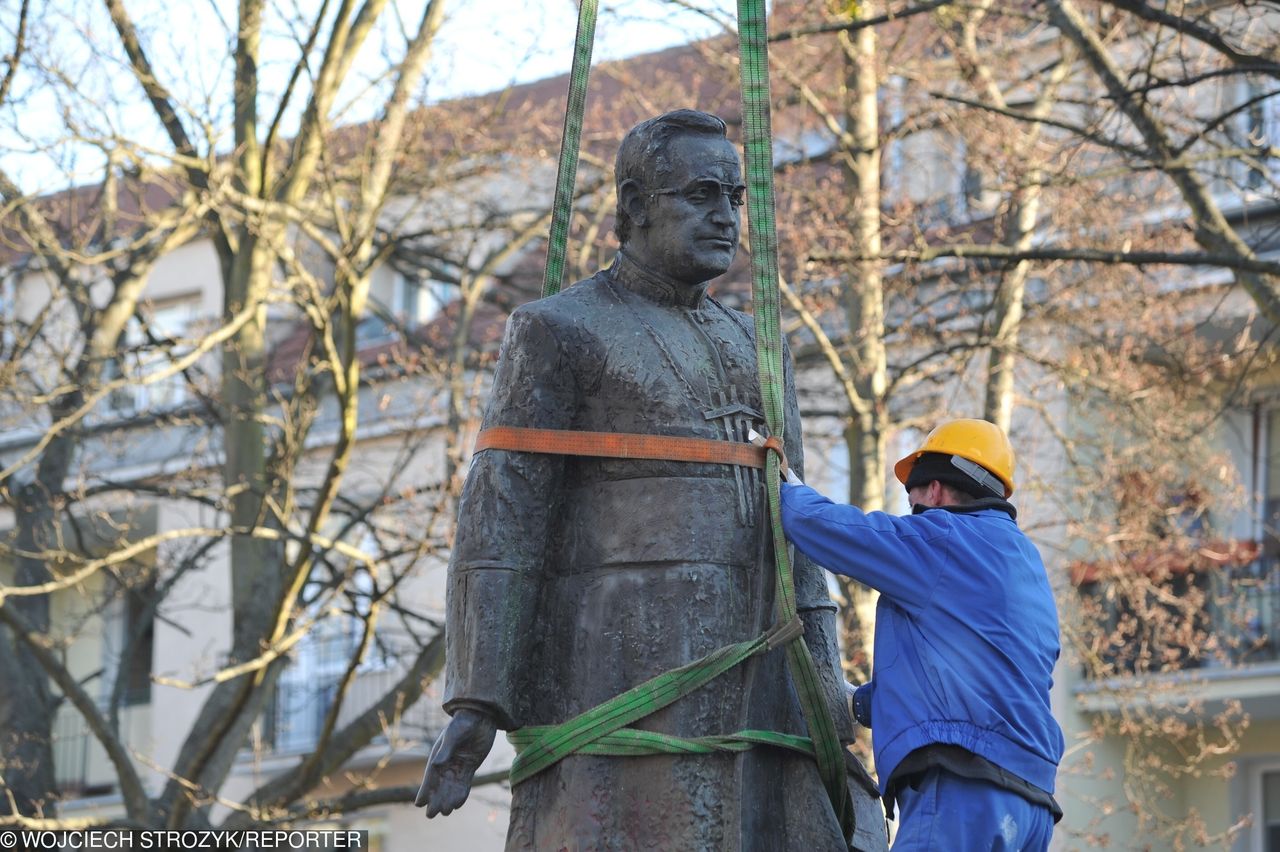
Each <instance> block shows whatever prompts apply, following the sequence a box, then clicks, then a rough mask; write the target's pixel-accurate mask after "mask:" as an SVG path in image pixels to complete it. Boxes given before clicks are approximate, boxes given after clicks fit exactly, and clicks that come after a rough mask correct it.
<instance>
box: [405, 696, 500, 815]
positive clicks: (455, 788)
mask: <svg viewBox="0 0 1280 852" xmlns="http://www.w3.org/2000/svg"><path fill="white" fill-rule="evenodd" d="M497 732H498V726H497V725H495V724H494V722H493V719H491V718H490V717H489V716H488V715H487V714H485V713H484V712H482V711H480V710H474V709H471V708H467V707H464V708H462V709H461V710H459V711H458V712H457V713H455V714H454V716H453V718H452V719H451V720H449V724H448V725H447V726H445V729H444V730H443V731H441V732H440V736H439V738H437V739H436V744H435V745H434V746H432V747H431V757H429V758H427V771H426V774H424V775H423V777H422V786H421V787H419V788H418V795H417V796H416V797H415V798H414V800H413V804H414V806H415V807H419V808H421V807H423V806H425V807H426V809H427V818H428V819H429V818H431V817H433V816H435V815H436V814H444V815H445V816H448V815H449V814H451V813H453V811H454V809H455V808H460V807H462V803H463V802H465V801H466V800H467V796H468V795H470V793H471V779H472V778H474V777H475V774H476V770H477V769H479V768H480V764H481V763H483V762H484V759H485V758H486V757H487V756H488V755H489V750H490V749H491V748H493V738H494V735H495V734H497Z"/></svg>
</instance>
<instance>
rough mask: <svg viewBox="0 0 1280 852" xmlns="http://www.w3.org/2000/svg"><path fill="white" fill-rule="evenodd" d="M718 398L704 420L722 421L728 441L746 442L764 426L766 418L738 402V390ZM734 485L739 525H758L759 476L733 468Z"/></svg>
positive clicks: (735, 466)
mask: <svg viewBox="0 0 1280 852" xmlns="http://www.w3.org/2000/svg"><path fill="white" fill-rule="evenodd" d="M715 396H716V399H715V401H716V403H717V405H716V407H715V408H712V409H711V410H709V411H704V412H703V413H702V416H703V418H704V419H705V420H707V421H708V422H712V421H716V420H719V421H720V423H721V426H722V427H723V429H724V436H725V438H726V440H729V441H733V442H735V443H741V442H745V441H746V440H747V435H748V433H749V432H750V431H751V428H752V427H753V426H755V425H756V424H760V423H763V422H764V415H763V414H761V413H760V412H759V411H756V410H755V409H754V408H752V407H751V406H749V405H747V404H746V403H744V402H740V401H739V400H738V388H737V387H736V386H734V385H730V386H729V393H728V395H727V396H726V395H725V392H724V391H718V392H717V393H716V395H715ZM733 481H734V485H735V486H736V487H737V491H738V507H737V516H738V523H739V524H742V525H743V526H753V525H754V524H755V522H756V495H757V494H758V493H759V486H760V483H759V479H758V477H757V475H756V472H755V470H753V469H752V468H746V467H738V466H737V465H734V468H733Z"/></svg>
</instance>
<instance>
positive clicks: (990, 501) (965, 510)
mask: <svg viewBox="0 0 1280 852" xmlns="http://www.w3.org/2000/svg"><path fill="white" fill-rule="evenodd" d="M930 508H936V509H941V510H942V511H944V512H953V513H955V514H957V515H971V514H973V513H974V512H985V511H987V510H988V509H995V510H997V511H1000V512H1004V513H1005V514H1007V515H1008V516H1009V518H1010V519H1011V520H1014V521H1016V520H1018V510H1017V509H1015V508H1014V507H1013V504H1012V503H1010V502H1009V501H1008V500H1001V499H1000V498H999V497H980V498H978V499H977V500H974V501H973V502H972V503H966V504H965V505H963V506H934V507H929V506H922V505H920V504H919V503H917V504H916V505H914V506H912V507H911V514H913V515H919V514H920V513H921V512H927V511H929V510H930Z"/></svg>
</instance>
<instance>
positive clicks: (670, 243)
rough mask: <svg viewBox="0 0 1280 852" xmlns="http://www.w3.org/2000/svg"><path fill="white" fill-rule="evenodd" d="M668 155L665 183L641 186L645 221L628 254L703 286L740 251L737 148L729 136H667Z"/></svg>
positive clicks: (644, 263)
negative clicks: (643, 193)
mask: <svg viewBox="0 0 1280 852" xmlns="http://www.w3.org/2000/svg"><path fill="white" fill-rule="evenodd" d="M667 156H668V162H669V163H670V165H671V169H670V173H669V174H668V175H667V176H666V178H665V179H664V181H663V185H662V186H647V187H643V191H644V192H645V198H644V201H645V204H646V220H645V222H644V224H642V225H641V226H640V227H637V228H635V229H634V230H633V233H632V237H631V239H629V240H628V241H627V252H628V254H629V255H631V257H632V259H634V260H635V261H637V262H638V263H640V264H641V265H643V266H647V267H649V268H650V269H653V270H654V271H656V272H661V273H663V274H664V275H666V276H668V277H670V278H673V279H675V280H676V281H681V282H684V283H686V284H701V283H702V282H704V281H709V280H711V279H712V278H715V277H716V276H718V275H723V274H724V273H725V271H726V270H727V269H728V268H729V264H730V263H732V262H733V256H734V254H735V253H736V252H737V250H738V236H739V233H740V231H741V228H742V216H741V212H740V211H741V208H740V206H739V205H740V204H741V202H742V194H741V187H742V169H741V167H740V165H739V164H738V152H737V151H736V150H735V149H734V147H733V145H732V144H730V142H729V140H727V139H722V138H716V137H713V136H705V135H687V136H677V137H676V138H674V139H672V140H671V142H670V144H669V145H668V147H667ZM735 201H736V202H737V203H736V204H735Z"/></svg>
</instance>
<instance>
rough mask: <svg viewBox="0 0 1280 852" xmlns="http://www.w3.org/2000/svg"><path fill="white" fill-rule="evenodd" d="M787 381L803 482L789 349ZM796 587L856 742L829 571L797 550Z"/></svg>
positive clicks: (792, 458) (839, 723)
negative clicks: (838, 640)
mask: <svg viewBox="0 0 1280 852" xmlns="http://www.w3.org/2000/svg"><path fill="white" fill-rule="evenodd" d="M783 379H784V383H785V393H786V427H785V431H784V433H783V439H784V440H783V443H784V445H785V449H786V453H787V461H788V462H789V463H790V465H791V468H792V469H793V470H794V471H795V472H796V474H797V475H798V476H799V477H800V478H801V480H802V481H803V479H804V442H803V438H802V435H801V431H800V428H801V427H800V406H799V404H798V403H797V401H796V388H795V377H794V369H793V366H792V362H791V352H790V349H789V348H785V346H784V351H783ZM791 553H792V557H793V574H794V576H795V584H796V608H797V609H798V610H799V613H800V619H801V621H803V622H804V641H805V642H806V643H807V644H808V645H809V653H810V654H811V655H812V656H813V662H814V667H815V668H816V669H817V672H818V677H819V678H821V680H822V686H823V691H824V692H825V693H826V696H827V705H828V706H829V707H830V708H831V717H832V719H834V720H835V724H836V731H837V733H839V735H840V740H841V741H842V742H846V743H848V742H852V741H853V739H854V734H853V720H852V718H851V716H850V714H849V702H848V699H847V698H846V695H845V680H844V669H843V667H842V666H841V664H840V646H839V643H838V642H837V641H836V605H835V603H834V602H832V600H831V595H830V594H829V593H828V592H827V576H826V572H825V571H824V570H823V569H822V568H821V567H819V566H818V565H816V564H815V563H813V562H812V561H811V560H810V559H809V558H808V557H807V556H805V555H804V554H803V553H801V552H800V551H799V550H797V549H796V548H794V547H793V548H791Z"/></svg>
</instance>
